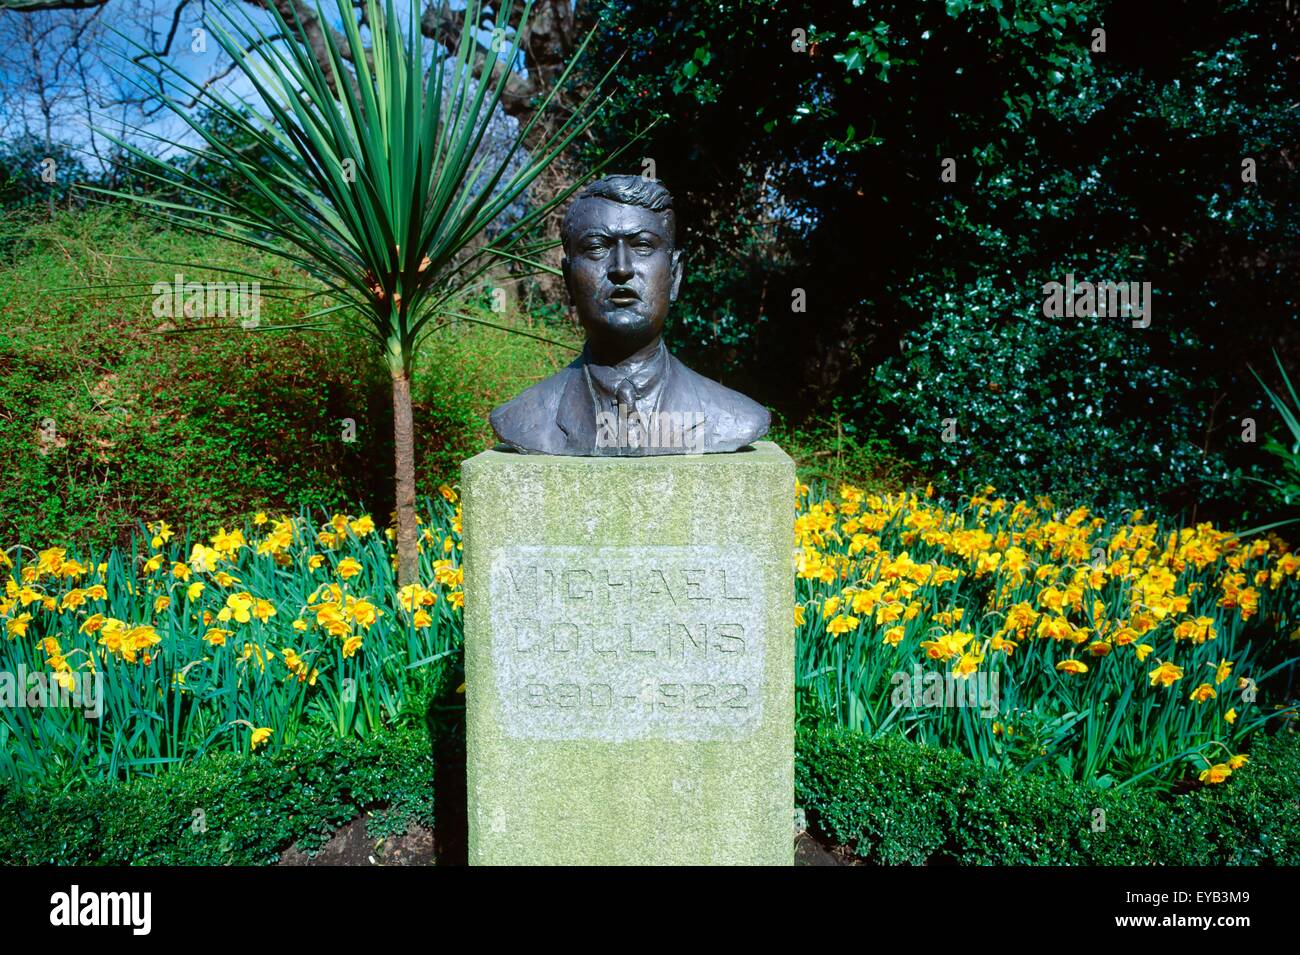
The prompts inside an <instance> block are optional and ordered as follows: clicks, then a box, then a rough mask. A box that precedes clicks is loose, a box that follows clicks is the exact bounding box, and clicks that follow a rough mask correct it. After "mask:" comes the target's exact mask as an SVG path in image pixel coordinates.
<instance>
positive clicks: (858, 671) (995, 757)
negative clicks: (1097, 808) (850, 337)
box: [0, 485, 1300, 785]
mask: <svg viewBox="0 0 1300 955" xmlns="http://www.w3.org/2000/svg"><path fill="white" fill-rule="evenodd" d="M992 494H993V492H992V490H991V489H986V490H985V491H984V492H982V493H980V494H976V495H974V496H972V497H970V498H968V499H966V500H964V501H963V502H962V503H961V504H960V506H957V507H945V506H943V505H941V504H940V503H938V502H937V501H935V500H934V499H933V497H932V496H931V495H932V491H931V490H930V489H927V490H926V492H925V493H923V494H920V493H902V494H897V495H889V496H878V495H868V494H865V493H864V492H863V491H861V490H860V489H858V488H855V487H851V486H848V485H844V486H841V487H840V488H838V490H836V491H834V492H831V491H827V490H825V489H821V488H818V489H813V490H810V489H809V488H808V487H806V486H803V485H798V486H797V487H796V489H795V503H796V509H795V514H794V545H795V546H794V552H793V555H794V559H793V566H792V578H793V583H794V586H795V590H796V595H797V605H796V610H795V620H794V621H793V624H794V625H795V627H796V681H797V686H798V691H799V700H800V711H801V712H800V718H801V719H802V720H805V721H809V720H818V719H820V720H829V721H831V722H834V723H836V724H838V725H841V726H845V727H849V728H852V729H856V730H862V731H865V732H867V733H869V734H872V735H887V734H898V735H902V736H905V737H907V738H909V739H913V740H916V741H919V742H923V743H926V744H930V745H937V746H944V747H948V748H951V749H954V750H956V751H958V752H962V753H964V754H966V755H968V756H970V757H972V758H973V759H975V760H976V761H978V762H980V763H982V764H984V765H986V766H990V767H995V768H996V767H1014V768H1019V769H1024V770H1040V769H1046V770H1048V771H1054V772H1059V773H1062V774H1064V775H1066V776H1068V777H1070V778H1073V779H1076V780H1080V781H1084V782H1090V783H1091V782H1095V783H1097V784H1100V785H1108V784H1111V783H1117V784H1127V783H1129V782H1134V781H1143V782H1144V784H1159V785H1169V784H1171V783H1173V782H1175V781H1177V780H1180V779H1187V778H1191V779H1195V778H1199V780H1200V781H1201V782H1204V783H1207V784H1219V783H1224V782H1225V781H1228V782H1229V784H1230V777H1231V776H1232V774H1233V773H1235V772H1249V771H1250V769H1249V766H1248V765H1247V764H1248V759H1249V757H1248V756H1247V754H1246V750H1247V749H1248V740H1249V737H1250V735H1251V734H1252V733H1255V732H1257V731H1258V730H1260V729H1261V727H1264V726H1265V725H1266V724H1269V723H1273V724H1281V723H1283V722H1285V721H1288V720H1293V719H1295V715H1296V710H1295V707H1294V705H1288V703H1287V701H1286V700H1285V699H1283V698H1282V697H1281V696H1280V695H1279V696H1278V698H1277V699H1273V700H1270V699H1269V695H1268V693H1267V687H1266V686H1264V685H1263V684H1265V683H1266V681H1268V680H1269V679H1270V678H1272V682H1273V683H1279V684H1280V683H1282V682H1283V681H1282V679H1281V678H1282V677H1283V676H1285V672H1284V671H1286V670H1287V668H1288V667H1290V666H1291V665H1292V663H1293V662H1294V661H1292V660H1290V659H1288V657H1289V656H1290V655H1292V654H1293V653H1294V651H1295V650H1296V648H1297V646H1298V645H1297V643H1296V642H1295V641H1296V640H1297V638H1298V637H1300V627H1297V624H1298V623H1300V579H1298V578H1300V558H1298V557H1297V556H1296V555H1294V554H1292V553H1291V552H1290V551H1288V550H1287V549H1286V547H1285V545H1283V544H1282V543H1281V542H1280V541H1277V540H1255V541H1240V540H1238V539H1236V538H1234V537H1233V536H1232V535H1230V534H1227V533H1224V532H1222V531H1218V530H1215V529H1214V528H1213V527H1210V526H1209V525H1204V524H1203V525H1200V526H1198V527H1195V528H1182V529H1177V530H1175V529H1171V528H1161V527H1159V526H1158V525H1157V524H1156V523H1154V522H1152V523H1144V522H1143V515H1142V514H1141V513H1140V512H1135V513H1132V514H1130V515H1129V516H1128V518H1127V520H1126V521H1125V522H1123V523H1119V524H1113V525H1111V524H1107V523H1106V522H1104V521H1102V520H1101V519H1100V518H1097V517H1093V516H1090V515H1089V513H1088V512H1087V510H1085V509H1083V508H1079V509H1076V510H1074V511H1071V512H1068V513H1063V512H1060V511H1058V510H1056V509H1055V508H1054V507H1053V505H1052V503H1051V502H1050V501H1047V500H1045V499H1040V500H1038V501H1037V502H1035V503H1033V504H1029V503H1027V502H1023V501H1020V502H1009V501H1006V500H1003V499H1001V498H995V497H993V496H992ZM392 538H393V531H392V530H391V529H388V530H380V529H378V528H377V527H376V524H375V522H374V520H373V519H371V518H370V517H368V516H365V515H362V516H351V515H347V514H336V515H334V516H333V517H331V518H330V519H329V520H327V521H325V522H324V523H320V524H316V523H313V521H312V520H311V519H310V516H309V515H307V514H299V515H297V516H294V517H286V516H276V517H268V516H267V515H265V514H258V515H257V516H256V517H254V518H253V519H252V521H250V522H248V523H246V524H245V526H244V527H243V528H236V529H233V530H225V529H224V528H223V529H222V530H220V531H219V532H218V533H217V534H215V535H212V536H211V537H210V538H209V539H208V540H206V541H194V540H188V539H187V540H184V541H181V540H179V539H177V538H176V536H175V535H174V534H173V532H172V530H171V528H170V527H169V526H168V525H167V524H166V523H165V522H162V521H157V522H154V523H152V524H150V525H148V526H147V527H146V528H145V533H143V534H141V535H139V536H138V537H137V538H136V539H135V540H134V541H133V543H132V545H131V546H130V547H127V548H116V549H112V550H109V551H106V552H102V553H101V552H94V551H90V552H87V553H85V554H76V553H72V552H70V550H69V549H68V548H65V547H59V546H54V547H47V548H45V549H43V550H34V549H32V548H29V547H26V546H24V545H15V546H12V547H8V548H5V549H4V550H3V551H0V575H2V576H3V577H4V593H3V596H0V634H3V637H2V638H0V675H4V674H10V675H14V674H20V673H26V674H29V675H30V674H40V675H42V676H43V678H44V679H45V680H46V683H47V686H48V693H47V694H46V695H47V696H48V697H49V698H50V699H53V698H55V696H56V693H55V690H57V689H66V690H72V689H75V688H76V686H77V684H78V681H82V680H86V679H87V678H89V679H90V680H92V681H97V682H98V685H99V687H100V690H101V694H102V707H101V711H100V712H99V713H98V714H97V715H93V714H91V713H88V712H87V710H86V708H85V707H84V706H70V705H16V704H18V703H19V702H21V701H16V700H13V699H9V700H4V699H3V689H4V687H3V685H0V702H3V703H4V704H5V705H3V706H0V776H3V777H7V778H9V779H12V780H14V781H16V782H18V783H19V784H22V782H24V781H25V780H31V779H33V778H36V777H40V778H41V779H44V780H47V781H48V779H49V778H51V777H53V778H62V777H64V776H73V777H75V776H78V775H81V776H101V777H102V776H107V777H110V778H118V777H122V776H130V775H132V774H138V773H142V772H143V773H154V772H157V771H158V770H160V769H162V768H165V767H166V766H167V765H169V764H175V763H178V762H182V761H185V760H190V759H193V758H195V757H197V756H199V755H201V754H203V753H205V752H207V751H211V750H222V751H234V752H244V753H249V752H253V753H260V752H265V751H270V750H277V749H279V748H280V747H282V746H284V745H286V744H290V743H293V742H294V741H295V740H296V739H297V738H298V737H299V736H300V735H301V733H302V732H303V729H304V727H305V726H307V725H308V724H310V725H312V726H314V727H326V728H327V729H328V730H329V731H330V732H332V733H334V734H336V735H337V736H339V737H348V736H367V735H371V734H374V733H377V732H381V731H383V730H384V728H385V727H388V726H391V725H394V724H395V723H397V722H399V721H402V720H413V719H420V718H422V717H423V715H424V714H423V710H424V708H425V707H427V705H428V702H429V699H430V692H431V689H432V688H433V687H434V686H435V685H436V684H437V683H438V681H439V680H440V679H441V678H442V676H443V675H445V674H446V672H448V670H447V668H448V666H450V665H451V663H452V662H453V661H454V660H455V655H456V654H457V653H458V652H459V650H460V647H461V642H462V607H463V602H464V592H463V589H462V585H463V576H462V571H461V566H460V561H461V555H462V541H461V533H460V508H459V503H458V500H457V494H456V491H455V490H454V489H453V488H451V487H447V486H443V487H442V488H440V494H439V496H438V497H435V498H432V499H431V500H429V501H428V502H427V503H426V506H425V513H424V517H423V519H422V522H421V539H420V567H421V576H420V579H421V581H422V583H421V584H418V585H413V586H411V587H408V588H404V589H402V590H400V591H399V590H397V589H396V587H395V584H394V581H395V574H394V570H393V565H394V557H395V554H394V551H395V548H394V544H393V540H392ZM82 685H83V686H84V685H88V684H85V683H83V684H82ZM1269 685H1272V684H1269ZM973 686H981V687H983V688H984V689H985V690H986V691H987V690H990V689H992V690H994V691H995V692H993V693H991V694H990V693H987V692H986V693H985V694H984V695H983V698H979V695H978V694H966V693H965V692H964V691H965V690H966V689H967V688H969V687H973ZM11 689H12V680H11ZM24 691H25V687H24ZM932 691H934V692H932ZM954 691H959V692H954ZM69 695H70V696H71V694H69ZM41 702H42V701H41V700H38V701H37V704H40V703H41ZM964 702H974V703H975V704H978V705H963V703H964Z"/></svg>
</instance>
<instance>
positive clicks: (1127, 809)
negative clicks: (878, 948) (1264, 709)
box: [795, 729, 1300, 865]
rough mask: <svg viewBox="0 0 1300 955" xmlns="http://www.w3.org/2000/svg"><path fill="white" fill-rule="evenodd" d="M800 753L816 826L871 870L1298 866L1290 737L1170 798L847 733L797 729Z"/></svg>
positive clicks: (1294, 749)
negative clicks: (1217, 781)
mask: <svg viewBox="0 0 1300 955" xmlns="http://www.w3.org/2000/svg"><path fill="white" fill-rule="evenodd" d="M796 748H797V753H798V756H797V760H796V769H795V795H796V800H797V802H798V804H799V805H800V806H802V807H803V808H804V809H805V810H806V811H807V812H808V815H809V820H810V822H812V823H813V824H814V825H815V826H817V827H818V828H819V829H821V830H822V831H823V832H824V833H826V834H827V835H828V836H829V837H830V838H831V839H832V840H834V841H835V842H838V843H841V844H844V845H847V846H850V847H852V848H853V849H854V851H855V852H856V853H857V854H858V856H860V857H861V858H862V859H864V860H866V861H869V862H873V863H879V864H884V865H898V864H903V865H908V864H910V865H919V864H925V863H930V864H939V863H955V864H961V865H1260V864H1277V865H1298V864H1300V735H1297V734H1294V733H1287V734H1283V735H1280V736H1276V737H1265V738H1260V739H1259V740H1258V741H1257V742H1256V744H1255V746H1254V749H1253V751H1252V752H1251V753H1250V762H1249V763H1248V764H1247V765H1246V766H1244V767H1242V768H1241V769H1239V770H1238V771H1237V772H1235V773H1234V774H1233V775H1232V777H1231V779H1229V780H1228V781H1227V782H1226V783H1224V784H1221V785H1217V786H1205V787H1202V788H1199V789H1197V790H1195V791H1193V792H1187V793H1183V794H1180V795H1173V796H1171V795H1165V794H1161V793H1158V792H1155V791H1151V790H1134V789H1125V790H1118V791H1116V790H1096V789H1089V788H1088V787H1086V786H1082V785H1079V784H1077V783H1072V782H1069V781H1066V780H1062V779H1055V778H1051V777H1047V776H1033V775H1030V776H1025V775H1018V774H1014V773H1002V772H994V771H990V770H986V769H983V768H981V767H980V766H979V765H977V764H976V763H973V762H971V761H970V760H968V759H966V758H965V757H963V756H961V755H960V754H957V753H954V752H951V751H949V750H940V749H930V748H927V747H924V746H920V745H917V744H915V743H910V742H908V741H906V740H902V739H898V738H882V739H871V738H869V737H867V736H865V735H864V734H861V733H855V732H850V731H845V730H836V729H822V730H817V729H801V730H800V732H799V736H798V740H797V747H796ZM1098 810H1100V812H1098Z"/></svg>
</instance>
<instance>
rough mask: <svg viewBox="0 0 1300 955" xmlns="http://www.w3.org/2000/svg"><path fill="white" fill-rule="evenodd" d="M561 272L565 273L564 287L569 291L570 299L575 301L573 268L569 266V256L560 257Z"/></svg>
mask: <svg viewBox="0 0 1300 955" xmlns="http://www.w3.org/2000/svg"><path fill="white" fill-rule="evenodd" d="M560 272H561V273H562V274H563V275H564V289H565V291H566V292H568V293H569V301H570V302H572V301H573V270H572V269H571V268H569V257H568V256H567V255H566V256H564V257H563V258H561V259H560Z"/></svg>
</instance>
